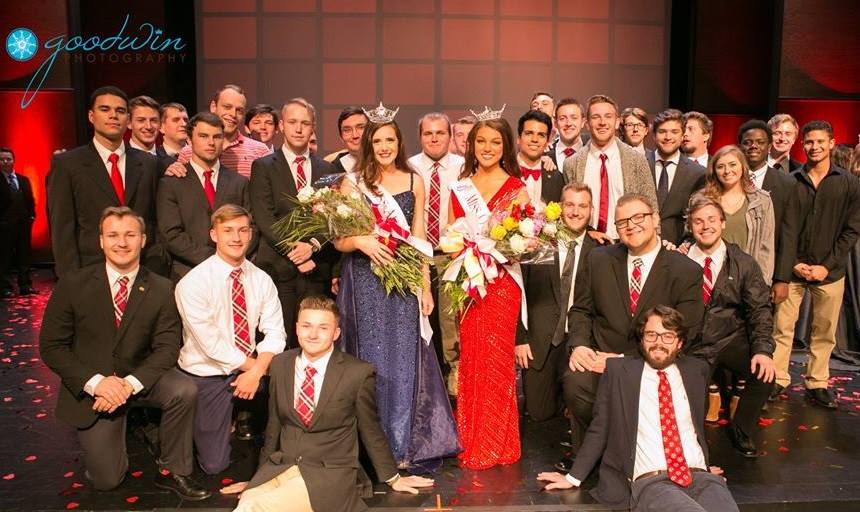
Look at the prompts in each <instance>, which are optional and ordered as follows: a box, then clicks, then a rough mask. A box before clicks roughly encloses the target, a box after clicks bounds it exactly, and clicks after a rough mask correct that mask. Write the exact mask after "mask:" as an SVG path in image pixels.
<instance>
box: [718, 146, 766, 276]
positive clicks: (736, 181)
mask: <svg viewBox="0 0 860 512" xmlns="http://www.w3.org/2000/svg"><path fill="white" fill-rule="evenodd" d="M704 192H705V194H707V195H708V196H710V197H711V198H713V199H714V200H716V201H719V203H720V205H722V207H723V211H725V213H726V228H725V230H723V240H725V241H726V242H731V243H733V244H736V245H738V246H739V247H740V248H741V249H742V250H743V251H744V252H745V253H747V254H749V255H750V256H752V257H753V259H755V260H756V262H758V264H759V266H760V267H761V271H762V275H763V276H764V280H765V282H766V283H767V284H768V286H770V284H771V279H772V277H773V269H774V259H775V254H776V248H775V242H774V230H775V229H776V227H775V226H776V221H775V220H774V214H773V202H772V201H771V199H770V194H769V193H768V192H767V191H765V190H761V189H759V188H757V187H756V186H755V184H753V182H752V180H751V179H750V168H749V164H748V163H747V159H746V157H745V156H744V154H743V152H742V151H741V149H740V148H739V147H737V146H734V145H729V146H723V147H722V148H720V150H719V151H717V152H716V153H714V155H713V156H712V157H711V159H710V161H709V162H708V172H707V174H706V175H705V188H704Z"/></svg>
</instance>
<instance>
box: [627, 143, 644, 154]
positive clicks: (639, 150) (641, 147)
mask: <svg viewBox="0 0 860 512" xmlns="http://www.w3.org/2000/svg"><path fill="white" fill-rule="evenodd" d="M630 147H632V148H633V150H634V151H636V152H637V153H639V154H640V155H642V156H645V143H644V142H640V143H639V145H638V146H630Z"/></svg>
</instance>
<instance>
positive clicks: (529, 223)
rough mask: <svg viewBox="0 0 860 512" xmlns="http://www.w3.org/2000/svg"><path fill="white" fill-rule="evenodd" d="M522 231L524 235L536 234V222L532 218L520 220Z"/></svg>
mask: <svg viewBox="0 0 860 512" xmlns="http://www.w3.org/2000/svg"><path fill="white" fill-rule="evenodd" d="M520 233H522V235H523V236H528V237H532V236H535V223H534V221H533V220H531V219H523V220H521V221H520Z"/></svg>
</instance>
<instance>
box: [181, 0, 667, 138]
mask: <svg viewBox="0 0 860 512" xmlns="http://www.w3.org/2000/svg"><path fill="white" fill-rule="evenodd" d="M669 4H670V2H668V1H663V0H659V1H653V2H639V1H637V0H596V1H584V0H532V1H529V2H523V1H519V0H408V1H406V0H316V1H314V0H303V1H296V0H262V1H256V0H247V1H241V2H240V1H224V0H198V2H197V27H198V30H197V41H198V47H197V48H198V50H197V52H198V53H197V65H198V77H199V80H198V107H199V108H200V109H204V108H206V107H207V104H208V101H209V99H210V98H211V96H212V93H213V92H214V91H215V90H216V89H217V88H218V87H220V86H221V85H223V84H225V83H236V84H239V85H241V86H242V87H244V88H245V90H246V92H247V95H248V103H249V106H250V105H253V104H255V103H270V104H272V105H275V106H276V107H279V106H280V105H282V104H283V102H284V101H285V100H287V99H289V98H291V97H295V96H302V97H304V98H306V99H308V100H309V101H310V102H311V103H313V104H314V105H315V106H316V108H317V123H318V126H317V130H318V137H319V140H320V145H321V148H322V151H331V150H335V149H338V148H340V146H341V143H340V139H339V138H338V134H337V130H336V126H337V124H336V120H337V114H338V112H340V110H341V109H342V108H344V107H346V106H348V105H362V106H373V105H375V104H376V103H378V102H379V101H380V100H382V101H384V102H385V103H386V105H390V106H392V107H397V106H399V107H401V113H400V115H399V116H398V118H397V119H398V121H399V123H400V125H401V128H403V131H404V137H405V138H406V142H407V148H408V150H409V152H410V153H413V152H415V151H417V150H418V147H419V146H418V143H417V130H416V129H415V127H414V122H415V120H416V116H417V115H420V114H421V113H423V112H428V111H431V110H439V111H443V112H446V113H448V114H449V115H450V116H452V117H454V118H457V117H460V116H462V115H465V114H467V113H468V109H469V108H472V109H477V110H481V109H483V106H484V105H485V104H486V105H490V106H492V107H493V108H498V107H500V106H501V105H502V104H507V105H508V107H507V110H506V111H505V117H506V118H507V119H508V120H509V121H511V122H515V121H516V119H517V118H518V117H519V115H520V114H522V113H523V112H524V111H525V110H526V109H527V108H528V103H529V100H530V99H531V95H532V93H533V92H534V91H537V90H547V91H550V92H552V93H553V94H554V95H555V96H556V97H557V98H561V97H564V96H573V97H575V98H577V99H579V100H580V101H584V100H585V99H586V98H587V97H588V96H590V95H591V94H595V93H608V94H610V95H611V96H613V97H614V98H615V99H616V100H617V101H618V102H619V103H620V104H621V105H622V107H624V106H628V105H636V106H640V107H643V108H645V109H646V110H648V111H649V112H654V111H656V110H659V109H662V108H663V106H664V105H665V103H666V98H667V95H666V91H667V78H666V76H667V68H668V64H667V48H668V38H667V20H668V19H669V16H668V12H669V7H670V5H669Z"/></svg>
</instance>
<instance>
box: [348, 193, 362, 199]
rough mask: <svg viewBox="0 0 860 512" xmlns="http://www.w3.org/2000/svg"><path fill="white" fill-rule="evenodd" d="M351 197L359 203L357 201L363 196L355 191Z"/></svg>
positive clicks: (350, 194)
mask: <svg viewBox="0 0 860 512" xmlns="http://www.w3.org/2000/svg"><path fill="white" fill-rule="evenodd" d="M349 197H350V198H351V199H354V200H356V201H357V200H359V199H361V194H359V193H358V192H357V191H355V190H353V191H352V192H350V193H349Z"/></svg>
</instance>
